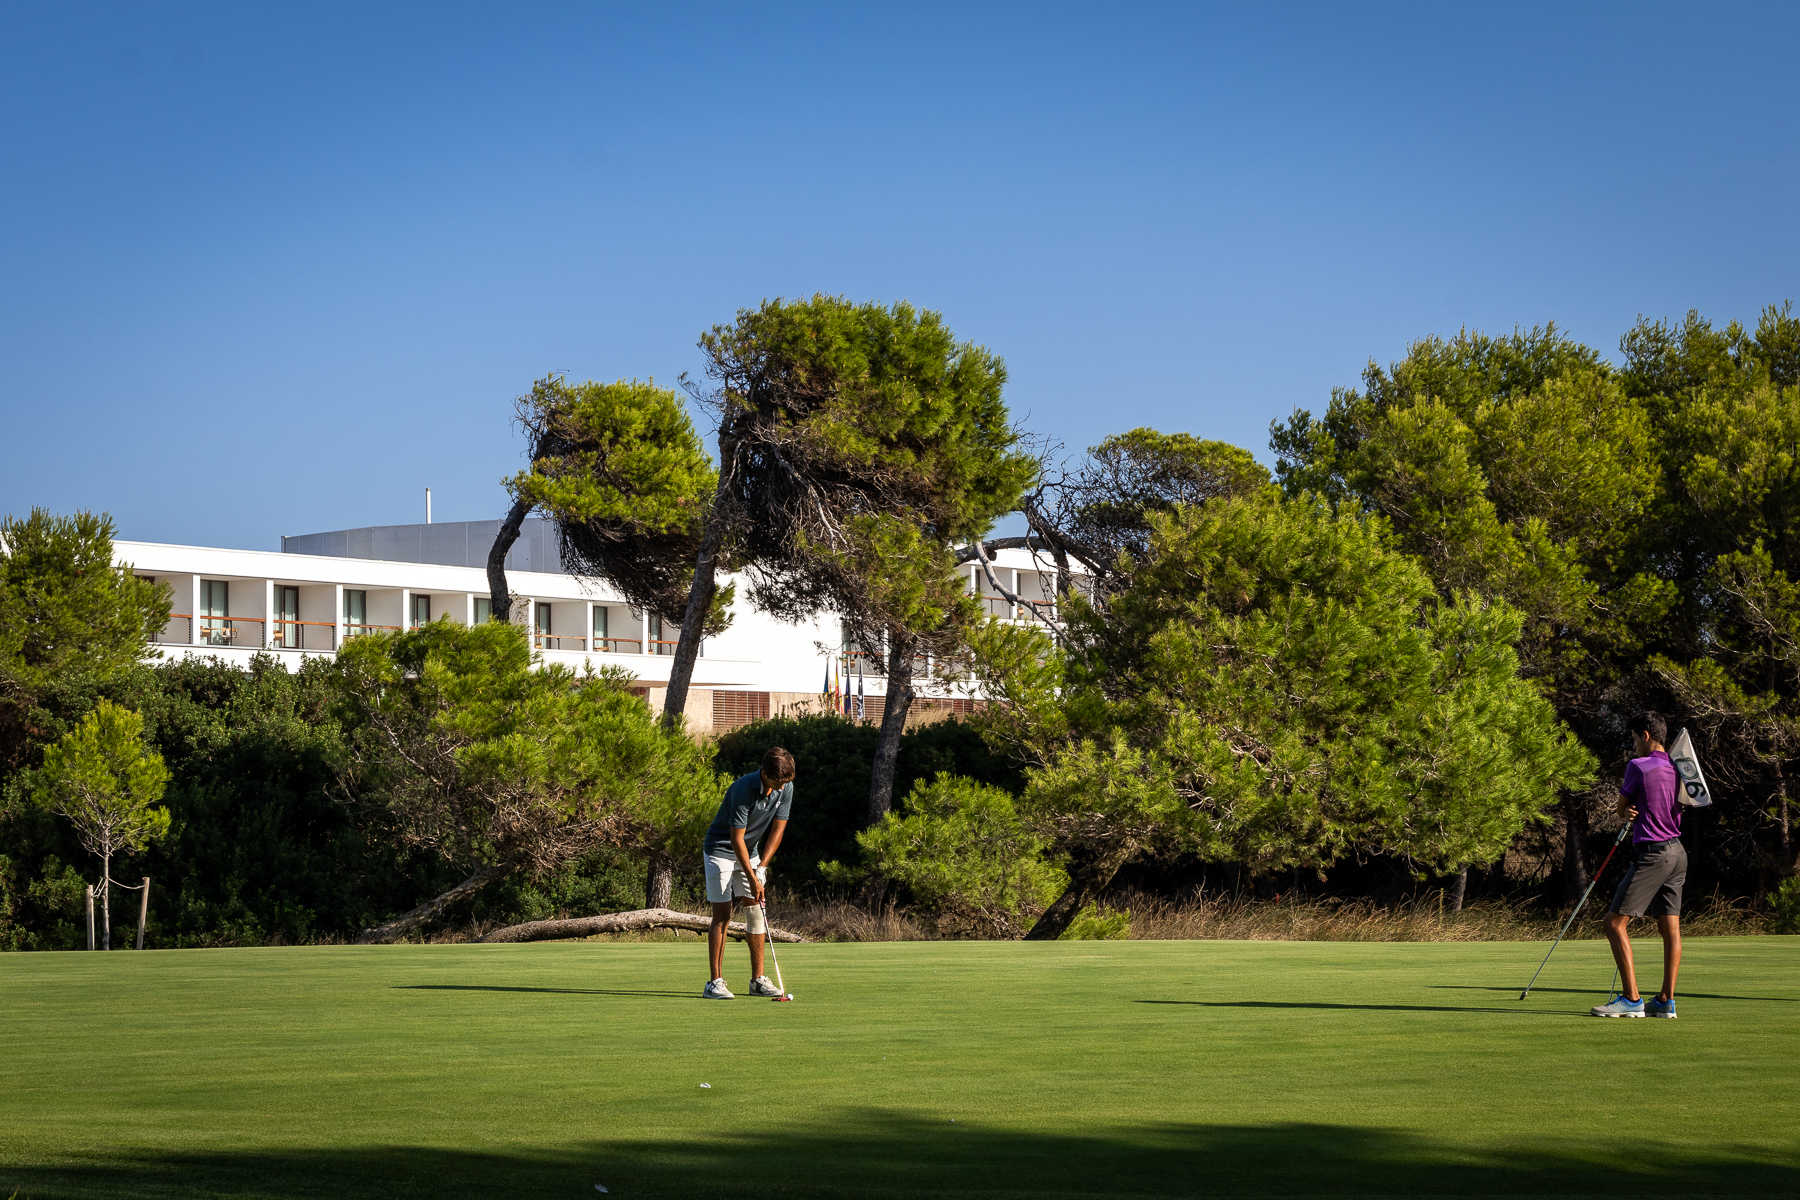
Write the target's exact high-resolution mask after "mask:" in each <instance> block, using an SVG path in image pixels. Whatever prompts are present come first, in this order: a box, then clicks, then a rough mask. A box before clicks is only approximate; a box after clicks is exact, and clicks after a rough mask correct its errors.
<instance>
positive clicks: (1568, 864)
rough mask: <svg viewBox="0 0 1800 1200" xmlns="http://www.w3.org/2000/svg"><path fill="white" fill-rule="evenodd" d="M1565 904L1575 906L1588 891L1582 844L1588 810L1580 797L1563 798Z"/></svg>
mask: <svg viewBox="0 0 1800 1200" xmlns="http://www.w3.org/2000/svg"><path fill="white" fill-rule="evenodd" d="M1562 807H1563V870H1562V876H1563V903H1564V904H1565V905H1569V904H1574V903H1576V902H1578V901H1579V900H1580V899H1581V893H1582V892H1584V891H1586V890H1587V885H1588V873H1587V862H1586V860H1585V859H1584V858H1583V857H1582V853H1581V843H1582V842H1583V841H1584V840H1586V838H1587V829H1588V823H1587V810H1586V808H1585V807H1583V805H1582V802H1581V798H1580V797H1578V796H1565V797H1564V798H1563V806H1562Z"/></svg>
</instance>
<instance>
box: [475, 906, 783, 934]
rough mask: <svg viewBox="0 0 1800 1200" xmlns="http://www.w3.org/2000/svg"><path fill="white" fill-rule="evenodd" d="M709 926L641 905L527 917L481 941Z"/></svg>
mask: <svg viewBox="0 0 1800 1200" xmlns="http://www.w3.org/2000/svg"><path fill="white" fill-rule="evenodd" d="M711 928H712V918H711V917H696V916H694V915H693V914H692V913H684V912H675V911H674V910H672V909H667V908H641V909H638V910H637V911H636V912H622V913H602V914H601V915H599V916H594V917H569V918H567V919H565V920H561V921H527V922H525V923H524V924H523V925H508V926H507V927H506V928H505V929H496V930H494V932H492V933H490V934H488V935H487V936H486V937H484V938H482V939H481V940H482V941H484V942H541V941H546V940H548V939H550V938H576V937H587V936H588V935H590V934H595V933H634V932H639V931H642V930H646V929H691V930H693V931H694V932H695V933H705V932H706V931H707V930H708V929H711ZM725 932H726V933H727V935H729V936H731V937H734V938H740V939H741V938H743V937H744V936H745V932H744V923H743V922H742V921H733V922H732V923H731V924H730V925H727V926H726V927H725ZM768 936H769V937H770V938H771V939H772V940H774V941H777V942H804V941H805V940H806V939H805V938H803V937H801V936H800V935H799V934H797V933H792V932H790V931H788V930H785V929H776V928H775V927H774V926H770V927H769V933H768Z"/></svg>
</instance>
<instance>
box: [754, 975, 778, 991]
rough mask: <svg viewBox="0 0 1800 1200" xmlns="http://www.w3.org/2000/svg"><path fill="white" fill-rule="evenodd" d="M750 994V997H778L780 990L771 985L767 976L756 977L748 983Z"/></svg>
mask: <svg viewBox="0 0 1800 1200" xmlns="http://www.w3.org/2000/svg"><path fill="white" fill-rule="evenodd" d="M750 994H751V995H752V996H779V995H781V989H780V988H778V987H776V986H775V985H774V984H773V983H771V982H770V981H769V977H768V976H767V975H758V976H757V977H756V978H755V979H752V980H751V981H750Z"/></svg>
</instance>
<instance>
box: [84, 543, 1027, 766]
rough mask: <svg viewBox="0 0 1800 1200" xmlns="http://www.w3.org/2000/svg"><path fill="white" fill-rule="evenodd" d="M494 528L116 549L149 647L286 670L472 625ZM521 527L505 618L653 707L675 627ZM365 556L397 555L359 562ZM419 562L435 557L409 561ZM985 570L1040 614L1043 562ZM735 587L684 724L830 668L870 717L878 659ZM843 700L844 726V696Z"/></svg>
mask: <svg viewBox="0 0 1800 1200" xmlns="http://www.w3.org/2000/svg"><path fill="white" fill-rule="evenodd" d="M496 524H497V522H467V523H455V524H452V525H436V526H433V525H426V526H381V527H374V528H372V529H367V530H347V531H338V532H335V533H328V534H312V535H304V536H302V537H295V538H284V539H283V545H284V549H283V550H280V551H270V550H230V549H222V548H217V547H207V546H176V545H166V544H162V543H156V542H131V541H118V542H115V543H114V555H115V559H116V561H117V562H119V563H120V564H124V565H128V566H129V567H130V568H131V570H132V572H133V573H134V574H136V575H138V576H139V577H140V578H145V579H151V580H154V581H155V582H157V583H160V584H163V585H165V586H166V587H168V588H169V590H170V594H171V597H172V603H171V615H170V618H169V622H168V624H167V625H165V626H164V627H163V628H162V629H161V630H160V631H159V632H158V633H157V634H156V636H155V637H153V638H152V642H153V646H152V650H153V652H154V653H156V654H158V655H160V656H163V657H168V658H179V657H187V656H196V655H197V656H203V657H213V658H218V659H221V660H223V661H225V662H228V663H235V664H238V665H247V664H248V663H249V661H250V659H251V658H252V657H253V656H255V655H257V654H269V655H273V656H275V657H276V658H277V659H279V660H280V661H283V662H285V663H287V664H289V666H290V667H293V666H297V665H298V664H299V663H300V662H302V661H304V660H305V659H307V658H311V657H319V656H329V655H334V654H336V653H337V650H338V648H339V647H340V646H342V645H343V644H344V643H345V642H346V641H347V640H348V639H350V638H353V637H356V636H358V635H361V634H367V633H379V632H389V631H395V630H401V629H409V628H416V627H417V626H420V625H423V624H425V623H426V622H429V621H438V620H448V621H452V622H455V623H456V624H459V625H472V624H475V623H478V622H481V621H485V620H487V617H488V608H489V599H488V595H489V593H488V580H487V572H486V569H485V566H476V565H473V563H472V562H471V561H470V560H471V559H476V558H479V560H481V561H482V562H485V558H486V547H487V546H488V545H491V544H492V541H493V537H492V532H491V531H492V530H493V528H494V527H495V525H496ZM526 534H527V536H525V537H522V538H521V545H520V546H519V547H518V548H517V549H516V550H515V552H514V553H513V554H512V555H509V556H508V569H507V586H508V587H509V589H510V590H511V591H512V593H513V595H514V597H515V598H516V607H515V611H514V620H515V621H517V622H518V623H520V624H522V625H524V626H525V627H526V628H527V630H528V631H529V635H530V638H531V642H532V645H533V647H534V648H535V649H536V651H537V652H538V654H539V655H541V657H542V659H543V661H545V662H555V663H562V664H564V665H566V666H568V667H571V668H573V669H575V670H577V671H579V670H581V669H582V668H583V667H584V666H592V667H594V668H596V669H598V668H601V667H613V668H620V669H623V670H625V671H627V672H629V673H630V675H631V677H632V680H633V686H634V688H635V689H637V690H638V692H639V693H640V694H641V695H643V696H644V698H645V699H646V700H647V701H648V702H649V703H650V704H651V705H652V706H653V707H657V708H660V707H661V705H662V699H663V692H664V690H665V689H666V687H667V684H668V679H669V668H670V666H671V663H672V661H673V655H674V653H675V641H676V638H677V637H678V635H679V633H680V630H679V627H677V626H674V625H673V624H672V623H671V624H670V625H669V626H667V627H665V626H664V624H663V622H662V620H661V619H660V618H658V617H656V616H655V615H652V614H646V613H643V612H640V611H638V610H636V609H634V608H632V606H631V605H630V604H628V603H627V602H626V601H625V600H623V599H622V598H621V597H620V596H619V595H618V594H617V592H616V591H614V590H613V589H612V588H611V587H610V586H609V585H608V584H606V583H605V582H604V581H602V580H597V579H592V578H584V577H581V576H576V575H572V574H568V573H566V572H564V571H562V570H561V563H560V560H559V556H558V555H557V554H556V553H555V549H554V545H553V543H551V542H550V541H549V540H548V538H547V533H546V526H545V525H544V524H543V523H540V522H533V523H531V527H529V528H528V529H527V531H526ZM484 535H485V540H484ZM319 546H324V547H330V548H334V549H343V550H346V551H348V552H347V553H340V554H319V553H305V552H296V548H297V547H305V548H311V547H319ZM377 553H392V554H403V555H406V556H407V558H405V559H396V558H377V557H370V556H369V555H373V554H377ZM424 559H440V560H447V561H416V560H424ZM994 561H995V563H996V568H997V569H996V574H997V575H998V576H999V577H1000V580H1001V583H1002V584H1003V585H1004V586H1005V587H1007V588H1008V589H1009V590H1011V591H1012V592H1013V593H1014V594H1015V595H1018V596H1021V597H1024V598H1026V599H1030V600H1033V601H1037V600H1042V601H1044V602H1045V603H1046V605H1048V604H1049V602H1050V601H1051V600H1052V598H1053V597H1054V595H1055V577H1054V572H1053V570H1052V569H1051V568H1050V566H1049V564H1048V563H1046V562H1044V561H1042V560H1040V559H1037V558H1036V557H1034V556H1033V555H1031V554H1030V553H1028V552H1026V551H1020V550H1006V551H1000V552H998V553H997V554H996V555H994ZM534 568H535V569H534ZM543 568H549V569H543ZM963 573H964V575H965V576H966V577H967V579H968V581H969V588H970V590H971V591H972V592H974V593H976V594H978V595H979V596H980V597H981V600H982V604H983V606H984V608H985V609H986V611H987V612H988V613H989V615H991V616H995V617H999V618H1001V619H1008V620H1031V619H1037V618H1036V617H1035V616H1034V615H1033V614H1032V613H1030V612H1029V611H1028V610H1022V609H1017V608H1016V607H1015V606H1014V605H1013V604H1012V603H1010V602H1009V601H1007V600H1006V599H1005V598H1004V597H1002V596H1000V595H998V594H995V592H994V590H993V588H992V587H991V585H990V584H989V582H988V580H987V579H986V577H985V575H984V573H983V572H982V571H981V569H980V568H979V567H978V566H974V565H971V566H969V567H965V568H963ZM745 594H746V591H745V587H744V586H743V585H742V583H741V582H740V586H739V588H738V597H739V599H738V601H737V602H736V603H735V605H734V606H733V612H732V618H733V619H732V623H731V626H730V628H728V629H727V630H725V632H723V633H721V634H719V635H717V636H716V637H710V638H707V639H706V641H705V642H704V643H703V644H702V646H701V650H700V657H699V659H698V661H697V662H696V664H695V667H694V676H693V682H692V684H691V687H690V691H689V696H688V705H687V718H688V726H689V728H690V729H691V730H692V731H694V732H695V733H708V732H711V733H720V732H724V731H726V730H729V729H733V728H736V727H738V726H740V725H743V724H746V723H747V722H749V721H752V720H758V719H761V718H763V717H768V716H773V715H777V714H781V713H800V712H807V711H811V712H818V711H822V710H823V709H825V708H827V707H829V702H828V701H825V700H822V699H821V695H822V689H823V688H825V687H826V685H827V681H828V677H829V676H828V673H833V674H834V675H835V678H836V680H837V682H838V685H839V688H840V691H841V693H843V694H847V695H849V696H851V697H858V696H860V698H861V701H862V703H861V706H860V707H861V719H863V720H866V721H874V722H879V721H880V719H881V714H882V710H883V705H884V703H885V698H886V694H887V683H886V679H885V678H884V672H885V669H886V663H885V660H884V659H883V658H882V657H881V656H880V655H879V654H871V653H865V652H864V651H863V650H862V649H860V648H858V647H854V646H851V645H849V644H848V643H847V640H846V638H845V636H844V634H843V631H842V628H841V625H840V623H839V622H838V620H837V618H836V617H835V616H826V617H824V618H822V619H819V620H816V621H813V622H810V623H807V624H800V625H797V624H792V623H788V622H782V621H776V620H774V619H773V618H771V617H769V616H768V615H766V614H764V613H762V612H760V611H758V610H756V609H755V608H754V607H752V606H751V605H750V604H749V603H747V602H746V601H745V600H744V599H743V597H744V596H745ZM1041 611H1045V612H1047V611H1049V610H1048V608H1046V609H1044V610H1041ZM926 665H927V664H921V666H926ZM914 687H915V690H916V691H917V693H918V696H919V699H918V700H916V701H915V704H914V714H913V716H912V718H911V719H913V720H930V719H934V718H937V717H941V716H945V715H950V714H952V713H956V712H959V711H960V712H967V711H972V710H973V709H974V708H975V707H976V706H977V705H978V704H979V703H980V697H979V696H977V695H976V694H975V693H974V692H973V691H972V690H971V689H970V688H969V687H968V686H967V685H966V684H965V683H961V682H958V681H954V680H943V679H940V678H937V677H936V676H935V675H931V674H929V673H927V672H926V671H919V672H917V673H916V677H915V680H914ZM840 704H841V702H840ZM847 707H848V708H849V710H850V715H851V716H852V717H855V716H856V715H857V713H856V709H857V707H858V706H857V704H856V703H855V700H854V699H852V700H851V701H850V702H849V703H848V705H847Z"/></svg>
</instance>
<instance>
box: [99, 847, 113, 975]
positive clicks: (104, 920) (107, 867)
mask: <svg viewBox="0 0 1800 1200" xmlns="http://www.w3.org/2000/svg"><path fill="white" fill-rule="evenodd" d="M100 929H101V933H100V948H101V949H102V950H111V949H112V851H110V850H108V851H107V852H106V853H105V854H103V855H101V856H100Z"/></svg>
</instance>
